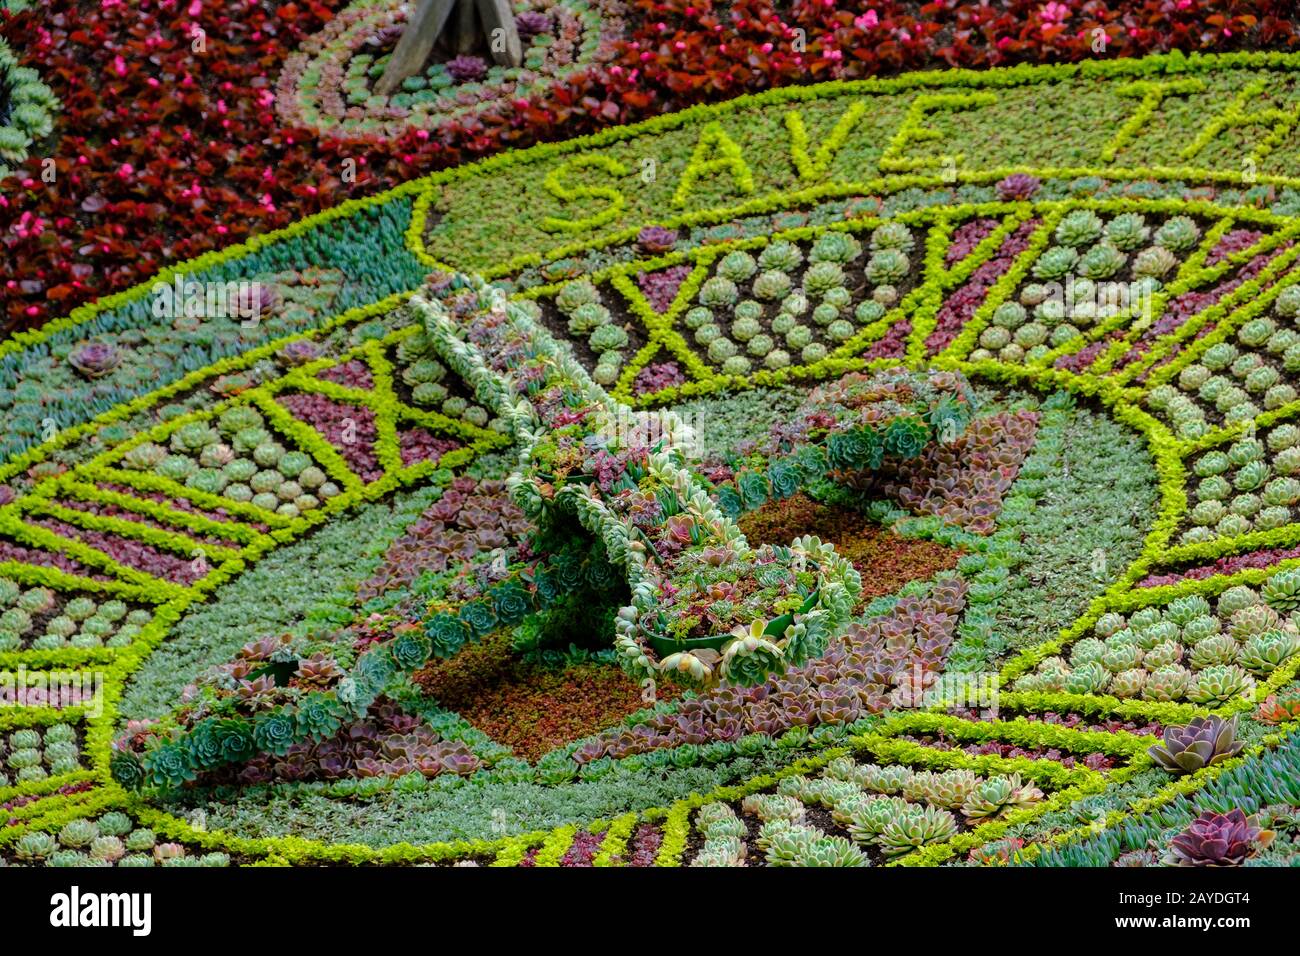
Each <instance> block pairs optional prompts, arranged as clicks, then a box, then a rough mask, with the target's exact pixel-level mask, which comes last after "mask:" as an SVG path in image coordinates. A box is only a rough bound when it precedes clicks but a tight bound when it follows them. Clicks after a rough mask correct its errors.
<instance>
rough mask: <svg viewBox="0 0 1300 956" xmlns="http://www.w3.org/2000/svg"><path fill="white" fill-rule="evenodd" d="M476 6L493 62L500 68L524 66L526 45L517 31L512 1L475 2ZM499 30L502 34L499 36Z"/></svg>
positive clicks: (488, 0)
mask: <svg viewBox="0 0 1300 956" xmlns="http://www.w3.org/2000/svg"><path fill="white" fill-rule="evenodd" d="M474 5H475V6H477V7H478V15H479V19H480V20H482V21H483V29H484V30H485V31H486V33H487V37H488V49H489V50H491V51H492V61H493V62H494V63H496V64H497V65H498V66H522V65H523V62H524V45H523V43H522V42H520V40H519V31H518V30H516V29H515V14H514V11H513V10H511V9H510V0H474ZM497 30H500V31H501V32H500V33H499V34H498V33H497V32H496V31H497Z"/></svg>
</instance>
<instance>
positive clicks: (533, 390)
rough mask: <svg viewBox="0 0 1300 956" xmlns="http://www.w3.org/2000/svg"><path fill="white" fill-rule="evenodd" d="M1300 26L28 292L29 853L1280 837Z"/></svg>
mask: <svg viewBox="0 0 1300 956" xmlns="http://www.w3.org/2000/svg"><path fill="white" fill-rule="evenodd" d="M366 6H367V5H365V4H357V5H356V7H357V9H358V10H361V11H362V12H366ZM547 9H548V10H552V11H553V13H554V15H555V16H556V17H560V18H562V17H563V16H564V14H563V12H562V11H564V10H570V9H573V10H576V9H578V8H577V7H564V6H562V5H558V4H557V5H555V7H554V8H547ZM582 9H583V10H587V11H591V10H595V9H596V8H594V7H590V8H587V7H584V8H582ZM367 15H369V14H368V13H367ZM339 22H342V20H340V21H339ZM357 22H358V23H360V22H361V21H360V20H358V21H357ZM366 22H367V23H368V22H369V21H366ZM343 25H344V27H350V25H351V21H348V22H347V23H344V24H343ZM358 29H359V28H358ZM367 29H369V27H368V28H367ZM349 36H351V34H348V33H347V32H346V30H344V31H343V32H340V33H339V35H338V37H333V38H331V41H330V42H331V43H334V42H336V41H337V43H338V44H343V46H347V43H351V42H352V41H351V40H347V37H349ZM357 36H361V34H360V33H358V34H357ZM345 40H347V43H345V42H344V41H345ZM357 42H358V43H361V42H363V41H362V40H358V41H357ZM340 49H342V47H340ZM348 49H351V47H348ZM363 65H364V69H361V68H360V67H358V69H359V70H360V72H359V73H358V76H360V77H362V79H361V80H360V81H358V82H359V83H367V82H369V81H370V80H373V79H374V78H375V77H376V76H377V71H376V70H375V69H374V67H375V64H363ZM1297 66H1300V60H1296V59H1294V58H1292V57H1289V56H1281V55H1268V56H1234V57H1228V58H1222V59H1216V58H1212V57H1205V58H1191V59H1183V58H1181V57H1171V58H1155V59H1149V60H1141V61H1130V62H1124V61H1117V62H1113V63H1104V64H1102V63H1095V64H1089V65H1087V66H1080V67H1046V68H1033V69H1024V68H1017V69H1015V70H1009V71H1002V72H1000V71H990V72H987V73H981V74H967V73H960V72H956V73H949V74H943V75H932V74H927V75H924V76H915V77H910V76H905V77H902V78H899V79H896V80H879V81H867V82H862V83H854V84H828V85H824V86H819V87H810V88H800V89H795V90H787V91H780V92H773V93H770V94H764V95H760V96H757V97H752V98H746V99H741V100H736V101H733V102H730V103H727V104H723V105H721V106H717V107H705V108H696V109H692V110H688V111H686V112H683V113H680V114H675V115H671V116H665V117H662V118H660V119H657V120H655V121H652V122H650V123H646V124H642V125H641V126H637V127H626V128H619V129H616V130H612V131H609V132H608V133H605V134H601V135H598V136H596V137H592V138H589V139H586V140H580V141H575V142H571V143H564V144H557V145H547V146H541V147H537V148H535V149H533V150H529V151H526V152H521V153H515V154H507V155H505V156H503V157H499V158H497V159H494V160H490V161H487V162H484V163H482V164H478V165H475V166H469V167H463V168H460V169H457V170H453V171H450V172H447V173H442V174H438V175H435V176H433V177H430V178H428V179H425V180H419V181H416V182H412V183H409V184H407V185H405V186H403V187H400V188H399V189H397V190H394V191H392V192H390V193H387V194H384V195H381V196H377V197H374V198H372V199H367V200H363V201H359V202H354V203H349V204H346V205H344V206H342V207H339V208H338V209H335V210H332V211H331V212H329V213H325V214H323V215H321V216H318V217H315V218H313V219H310V220H306V221H304V222H302V223H299V224H298V225H296V226H294V227H293V228H291V229H289V230H286V231H284V232H282V233H277V234H272V235H269V236H265V237H262V238H259V239H257V240H255V241H253V242H250V243H249V244H247V245H245V246H240V247H236V248H234V249H231V250H227V251H226V252H224V253H222V254H219V255H213V256H209V257H205V258H204V259H201V260H197V261H195V262H191V263H186V264H184V265H183V266H180V267H178V268H177V269H176V270H174V271H173V272H171V273H168V274H165V275H162V276H159V277H158V281H157V282H156V283H155V282H151V283H147V284H146V285H144V286H141V287H138V288H136V289H133V290H130V291H129V292H127V293H124V294H121V295H118V296H115V297H113V298H112V299H109V300H106V301H104V302H102V303H99V304H98V305H96V306H94V307H88V308H85V309H82V310H79V311H78V312H77V313H74V314H73V315H72V316H70V317H69V318H68V319H66V320H64V321H61V322H57V323H54V324H53V325H51V326H49V327H47V328H46V329H44V330H41V331H40V332H38V333H33V334H29V335H26V336H20V337H17V338H15V339H13V340H11V341H9V342H6V343H4V344H3V345H0V376H3V378H2V380H0V385H3V390H4V391H3V400H4V402H5V407H6V409H7V412H8V416H9V419H10V421H11V422H12V424H13V427H12V428H11V429H8V430H7V434H6V436H5V437H4V439H3V453H4V455H5V464H4V465H3V466H2V467H3V472H2V473H0V481H3V482H4V484H3V485H0V666H3V668H5V675H4V679H3V682H0V694H3V695H4V698H5V700H6V702H14V701H21V702H23V703H25V704H26V705H27V706H23V707H6V708H3V709H0V761H2V762H3V767H2V768H0V773H2V774H3V775H4V776H3V777H2V778H0V802H3V803H4V805H5V813H6V814H7V820H6V824H5V825H4V827H3V828H0V855H3V858H4V859H5V860H6V861H8V862H11V863H24V864H42V863H43V864H68V863H77V862H87V861H92V860H93V861H98V862H100V863H117V864H119V865H149V864H153V863H164V864H166V865H195V864H205V863H208V864H216V863H227V862H235V863H241V864H252V863H269V864H283V863H286V862H287V863H306V862H344V861H346V862H354V863H363V862H369V863H394V864H395V863H410V862H424V863H487V862H492V863H495V864H498V865H558V864H563V865H648V864H653V863H659V864H664V865H678V864H682V863H690V864H698V865H732V864H743V863H750V864H753V863H763V862H766V863H769V864H772V865H806V864H817V865H875V864H893V865H921V864H937V863H944V862H950V861H974V862H976V863H998V862H1007V861H1008V860H1014V861H1015V862H1019V863H1026V864H1028V863H1059V862H1072V863H1098V862H1102V863H1111V862H1115V861H1116V860H1117V859H1120V858H1121V857H1123V858H1122V859H1120V862H1124V863H1134V862H1137V863H1145V862H1156V861H1157V860H1158V859H1162V858H1164V857H1165V856H1167V857H1168V859H1170V860H1173V861H1178V862H1183V863H1205V862H1241V861H1243V860H1247V859H1252V860H1253V859H1257V858H1258V859H1272V858H1277V857H1279V855H1281V854H1282V853H1283V850H1284V847H1285V845H1288V844H1286V839H1282V840H1280V842H1279V841H1278V840H1274V844H1271V845H1269V846H1268V847H1265V846H1264V841H1262V840H1261V837H1260V833H1261V832H1262V830H1263V829H1265V828H1267V827H1266V825H1267V824H1269V823H1271V822H1274V818H1275V817H1276V818H1277V819H1281V817H1282V816H1284V815H1285V813H1284V811H1286V807H1285V806H1283V804H1284V803H1285V801H1279V800H1276V799H1271V800H1269V801H1267V803H1268V806H1267V807H1266V806H1265V802H1264V801H1262V798H1261V801H1257V802H1259V806H1258V807H1247V808H1246V809H1247V810H1249V811H1250V812H1251V815H1249V816H1242V817H1241V819H1237V818H1236V817H1232V816H1231V815H1230V814H1229V813H1228V811H1229V810H1230V809H1232V807H1235V806H1237V805H1238V804H1236V803H1233V804H1232V805H1231V806H1224V805H1221V804H1222V800H1220V799H1219V798H1218V797H1216V794H1220V793H1224V792H1229V791H1228V790H1227V789H1225V788H1230V787H1235V788H1237V789H1236V790H1233V791H1231V792H1234V793H1235V792H1238V791H1239V790H1241V789H1242V788H1245V790H1246V791H1247V792H1254V791H1252V790H1251V788H1252V787H1255V788H1256V789H1259V790H1261V792H1263V791H1264V790H1267V785H1266V784H1265V783H1260V781H1267V780H1271V779H1275V778H1277V777H1278V776H1279V775H1281V776H1285V775H1286V774H1288V773H1291V772H1292V771H1293V769H1294V763H1295V761H1296V759H1297V756H1296V752H1295V747H1294V745H1293V744H1292V743H1291V742H1290V741H1289V740H1288V739H1287V738H1286V737H1285V732H1286V729H1287V726H1288V725H1289V723H1290V721H1291V720H1293V719H1294V718H1295V717H1296V715H1297V714H1300V694H1297V693H1296V692H1295V691H1294V690H1293V689H1292V685H1293V682H1294V679H1295V672H1296V666H1297V663H1298V662H1300V658H1298V657H1297V651H1300V629H1298V628H1297V626H1296V624H1295V623H1294V622H1293V620H1292V615H1293V614H1294V613H1295V612H1296V611H1297V610H1300V522H1297V521H1296V520H1295V518H1296V515H1295V509H1296V507H1297V504H1298V503H1300V457H1297V455H1300V452H1297V449H1298V448H1300V427H1297V425H1296V424H1295V416H1296V414H1297V412H1298V411H1300V397H1298V396H1297V394H1296V389H1295V385H1294V384H1293V383H1294V382H1295V380H1296V377H1297V375H1298V374H1300V332H1298V331H1297V329H1296V324H1297V316H1298V315H1300V287H1298V286H1297V285H1296V278H1297V277H1298V276H1300V271H1297V270H1296V269H1295V268H1294V266H1295V259H1296V257H1297V256H1298V255H1300V245H1297V242H1296V239H1297V235H1300V226H1297V225H1296V222H1295V220H1294V218H1293V213H1294V212H1296V211H1297V210H1295V209H1293V208H1291V207H1290V206H1289V205H1288V202H1289V200H1288V198H1287V197H1288V196H1289V195H1291V194H1290V193H1289V192H1288V190H1290V189H1291V188H1293V187H1294V186H1295V185H1297V183H1300V169H1297V168H1296V167H1297V165H1298V164H1300V160H1297V159H1296V158H1295V156H1296V155H1297V154H1296V150H1295V149H1294V148H1292V147H1293V146H1294V143H1293V139H1294V138H1295V137H1296V136H1297V135H1300V134H1297V133H1296V132H1295V130H1294V127H1295V125H1296V124H1295V110H1296V106H1295V104H1293V103H1291V98H1292V96H1293V93H1292V88H1293V85H1294V82H1293V75H1294V71H1295V69H1296V68H1297ZM309 72H310V71H309ZM367 78H368V79H367ZM429 79H430V83H431V82H432V79H433V78H429ZM430 83H426V84H425V86H430ZM352 85H353V86H356V87H357V89H358V91H359V90H360V86H359V85H357V84H355V83H354V84H352ZM416 85H417V84H412V89H410V90H408V92H410V93H411V94H412V96H413V103H434V102H435V100H431V99H429V98H428V97H425V98H423V99H414V96H415V94H417V93H419V92H420V91H421V90H420V89H415V88H414V87H415V86H416ZM421 89H423V87H421ZM358 95H360V94H359V93H358ZM331 102H332V100H331ZM1027 104H1032V105H1033V108H1032V109H1028V108H1027ZM358 105H361V104H358ZM372 105H373V106H375V108H378V104H370V103H368V102H367V103H366V104H365V107H366V109H369V108H370V107H371V106H372ZM390 105H391V104H390ZM441 108H442V107H439V109H441ZM411 112H412V113H415V112H417V110H415V108H414V106H413V105H412V106H411ZM320 115H321V117H325V116H326V113H325V112H322V113H321V114H320ZM1023 116H1033V118H1034V126H1033V128H1032V129H1026V128H1025V127H1024V121H1023V120H1022V119H1020V120H1018V119H1017V117H1023ZM349 118H350V119H355V120H357V121H362V117H361V116H360V114H358V115H357V116H351V117H349ZM408 119H409V117H407V118H403V119H402V121H403V122H406V121H408ZM342 120H343V117H335V118H334V121H336V122H337V121H342ZM322 122H324V119H322ZM1054 125H1059V126H1060V127H1061V128H1060V131H1059V133H1057V134H1054V133H1053V126H1054ZM1242 156H1248V157H1249V158H1250V159H1251V165H1250V168H1249V170H1247V171H1245V172H1243V165H1242V162H1241V157H1242ZM503 223H509V224H510V228H508V229H507V228H502V224H503ZM191 284H193V285H191ZM214 286H221V287H223V288H228V289H230V290H231V293H230V294H231V295H232V296H233V298H232V299H230V300H229V302H228V304H233V305H234V306H235V308H231V309H228V310H226V312H225V313H222V314H212V310H211V309H208V308H207V307H206V306H207V303H206V302H204V301H203V296H202V295H199V296H198V297H197V299H195V298H194V297H192V296H189V295H188V294H187V292H186V290H187V289H190V288H197V289H199V290H206V289H210V288H212V287H214ZM164 298H165V299H166V300H167V301H169V302H170V303H171V306H172V308H171V309H170V311H167V312H166V315H165V316H163V315H160V312H159V309H158V308H157V304H158V302H159V301H161V300H163V299H164ZM190 306H193V307H192V308H191V307H190ZM245 307H254V308H253V309H252V312H253V313H255V314H256V315H257V316H258V317H259V318H258V319H257V320H256V321H249V320H248V319H247V317H246V313H248V311H249V309H247V308H245ZM993 706H996V713H994V712H991V711H990V708H991V707H993ZM1153 734H1155V735H1161V734H1163V736H1164V741H1163V742H1162V743H1160V744H1159V746H1154V745H1155V744H1156V741H1155V740H1153V739H1151V738H1152V735H1153ZM1148 751H1150V752H1149V753H1148ZM1261 788H1262V789H1261ZM1270 792H1271V791H1270ZM358 803H361V804H364V806H365V807H366V811H365V816H366V820H365V821H364V822H361V823H358V822H357V804H358ZM1256 810H1258V811H1259V813H1258V814H1257V813H1255V811H1256ZM1157 812H1158V814H1159V819H1160V820H1161V821H1162V822H1161V823H1160V824H1159V825H1155V824H1154V823H1153V822H1152V819H1153V814H1156V813H1157ZM1288 812H1289V811H1288ZM1261 815H1265V816H1268V817H1269V819H1268V820H1261V819H1260V816H1261ZM1099 821H1100V822H1102V823H1104V826H1105V827H1106V828H1117V829H1123V830H1124V832H1125V833H1130V834H1131V833H1142V832H1147V831H1146V830H1143V829H1142V828H1143V827H1146V828H1147V830H1150V831H1151V832H1152V833H1153V834H1155V833H1157V832H1158V833H1160V834H1163V835H1162V836H1161V837H1160V838H1159V839H1156V840H1154V842H1153V843H1152V844H1151V845H1150V846H1149V847H1148V846H1146V843H1145V840H1137V841H1136V842H1130V844H1125V846H1128V845H1132V846H1138V847H1144V848H1143V849H1141V850H1132V851H1128V852H1126V851H1125V850H1123V849H1120V848H1117V845H1116V844H1115V843H1113V842H1106V841H1105V840H1101V839H1099V838H1098V837H1097V835H1096V825H1097V824H1098V822H1099ZM754 822H756V823H757V825H751V823H754ZM1175 824H1176V826H1175ZM1171 827H1172V829H1171ZM1279 829H1281V827H1280V824H1278V825H1277V826H1275V827H1274V830H1272V831H1270V832H1274V831H1276V830H1279ZM1166 831H1168V832H1166ZM1225 847H1226V849H1225ZM1135 854H1136V855H1135ZM1144 854H1145V855H1144ZM1268 854H1272V857H1269V856H1268Z"/></svg>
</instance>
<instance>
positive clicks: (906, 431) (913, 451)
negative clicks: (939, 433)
mask: <svg viewBox="0 0 1300 956" xmlns="http://www.w3.org/2000/svg"><path fill="white" fill-rule="evenodd" d="M929 441H930V429H929V428H928V427H927V426H926V424H925V422H923V421H921V420H920V419H919V418H896V419H894V420H893V421H892V422H890V423H889V424H888V425H887V426H886V427H885V438H884V447H885V453H886V454H888V455H893V456H895V457H897V458H903V459H910V458H915V457H916V456H917V455H919V454H921V451H922V450H923V449H924V448H925V446H926V445H927V444H928V443H929Z"/></svg>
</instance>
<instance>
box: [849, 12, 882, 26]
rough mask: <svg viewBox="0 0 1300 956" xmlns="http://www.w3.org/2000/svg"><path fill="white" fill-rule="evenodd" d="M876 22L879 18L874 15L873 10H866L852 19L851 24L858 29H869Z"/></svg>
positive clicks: (878, 21)
mask: <svg viewBox="0 0 1300 956" xmlns="http://www.w3.org/2000/svg"><path fill="white" fill-rule="evenodd" d="M878 23H880V18H879V17H878V16H876V11H875V10H868V11H867V12H866V13H864V14H862V16H860V17H858V18H856V19H855V20H854V21H853V25H854V26H855V27H857V28H858V29H859V30H870V29H871V28H872V27H874V26H876V25H877V24H878Z"/></svg>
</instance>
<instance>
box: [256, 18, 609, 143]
mask: <svg viewBox="0 0 1300 956" xmlns="http://www.w3.org/2000/svg"><path fill="white" fill-rule="evenodd" d="M409 6H410V5H406V4H401V5H399V4H391V3H375V2H373V0H356V2H354V3H352V4H351V5H350V6H348V7H347V8H346V9H345V10H342V11H341V12H340V13H339V14H338V15H337V16H335V17H334V19H333V20H331V21H330V22H329V24H328V25H326V27H325V28H324V29H323V30H322V31H321V32H320V33H317V34H315V35H314V36H311V37H309V38H307V39H306V40H305V41H304V42H303V44H302V46H301V47H300V48H299V50H298V52H297V53H294V54H293V55H292V56H290V57H289V58H288V59H287V60H286V61H285V64H284V69H283V70H282V71H281V73H280V77H279V79H278V80H277V81H276V97H275V101H276V109H277V111H278V112H279V114H280V118H281V120H282V121H283V122H284V123H285V125H286V126H293V127H307V128H309V129H313V130H316V131H318V132H320V133H328V134H331V135H343V136H370V135H380V136H385V137H396V136H400V135H402V134H403V133H405V132H406V131H407V130H409V129H424V130H431V129H434V128H436V127H438V126H439V125H441V124H442V123H444V122H446V121H447V120H451V119H459V118H464V117H467V116H484V115H488V114H495V113H500V112H502V111H504V110H507V109H511V110H512V109H514V104H515V102H516V101H518V100H521V99H523V100H526V99H528V98H529V97H531V96H533V95H535V94H538V93H542V92H544V91H545V90H546V89H548V88H550V87H551V86H553V85H554V84H556V83H561V82H564V81H566V80H569V79H571V78H573V77H575V76H577V75H580V74H582V73H584V72H586V71H592V70H599V69H601V68H602V67H603V66H604V65H605V64H607V63H609V62H611V61H612V60H614V59H615V58H616V56H617V53H618V50H617V44H618V41H619V40H620V39H622V37H623V36H624V33H625V32H626V27H625V16H626V14H625V5H624V4H623V3H622V2H621V0H593V2H590V3H584V4H581V5H579V4H576V3H573V2H572V0H532V2H530V4H529V6H530V9H528V10H526V11H524V12H521V13H519V14H517V15H516V18H515V26H516V28H517V29H518V31H519V36H520V40H521V41H522V42H523V45H524V62H523V65H522V66H519V67H499V66H495V65H492V64H489V63H488V62H486V61H485V60H484V59H483V58H482V57H481V56H477V55H473V54H466V55H460V56H456V57H454V58H452V59H451V60H449V61H447V62H445V63H434V64H432V65H431V66H430V67H429V68H428V69H426V71H425V72H424V73H422V74H418V75H417V76H415V77H411V78H410V79H408V80H407V81H406V82H405V83H404V84H403V87H402V89H401V90H400V91H398V92H396V93H394V94H393V95H391V96H387V97H381V96H378V95H376V94H374V93H373V91H372V89H371V87H372V86H373V83H374V80H375V78H376V75H377V74H376V73H375V69H374V68H375V67H376V65H377V64H376V59H377V58H382V57H383V56H384V55H385V54H386V53H387V52H389V51H391V49H392V48H393V47H394V46H395V45H396V43H397V40H398V38H399V37H400V36H401V33H402V28H403V27H404V26H405V22H406V16H407V15H408V12H409ZM379 62H381V63H382V62H383V61H382V59H380V60H379Z"/></svg>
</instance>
